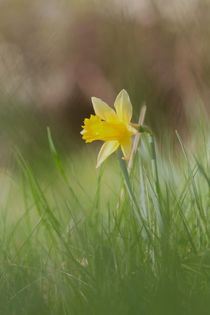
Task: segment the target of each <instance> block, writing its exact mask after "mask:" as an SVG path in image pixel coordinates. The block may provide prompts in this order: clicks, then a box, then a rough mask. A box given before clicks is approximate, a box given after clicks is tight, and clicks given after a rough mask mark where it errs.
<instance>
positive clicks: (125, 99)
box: [81, 90, 138, 167]
mask: <svg viewBox="0 0 210 315" xmlns="http://www.w3.org/2000/svg"><path fill="white" fill-rule="evenodd" d="M91 100H92V103H93V108H94V111H95V115H91V116H90V118H86V119H85V120H84V125H83V126H82V128H83V130H82V131H81V134H82V139H83V140H85V141H86V143H90V142H93V141H96V140H100V141H103V142H104V144H103V145H102V147H101V149H100V151H99V154H98V158H97V165H96V167H99V166H100V165H101V164H102V163H103V162H104V160H105V159H107V158H108V157H109V156H110V155H111V154H112V153H113V152H115V151H116V150H117V149H118V148H119V147H120V148H121V150H122V153H123V157H124V159H129V156H130V153H131V149H132V137H133V136H134V135H135V134H137V133H138V131H137V129H136V128H135V127H134V126H135V125H134V124H132V123H131V118H132V112H133V109H132V104H131V101H130V98H129V95H128V93H127V92H126V91H125V90H122V91H121V92H120V93H119V94H118V95H117V97H116V100H115V102H114V108H115V110H114V109H112V108H111V107H110V106H109V105H107V104H106V103H105V102H103V101H102V100H101V99H99V98H96V97H92V99H91Z"/></svg>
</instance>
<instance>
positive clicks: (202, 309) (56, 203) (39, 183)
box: [0, 134, 210, 315]
mask: <svg viewBox="0 0 210 315" xmlns="http://www.w3.org/2000/svg"><path fill="white" fill-rule="evenodd" d="M197 139H200V141H199V142H198V141H196V138H195V140H194V143H195V144H196V145H195V148H194V149H189V148H187V149H186V148H185V145H184V144H183V143H182V140H181V138H180V136H179V135H177V137H176V146H175V147H174V148H173V149H172V148H170V150H168V152H167V153H166V154H160V153H159V152H158V151H159V150H157V148H155V144H154V139H153V141H152V138H151V136H149V135H143V137H142V140H141V143H140V146H139V150H138V152H137V154H136V157H135V163H134V167H133V169H132V172H131V174H130V175H128V173H127V171H126V165H125V163H124V162H123V161H122V160H119V162H120V163H119V162H118V161H117V157H112V158H111V159H110V160H109V161H107V162H106V163H105V164H104V165H103V167H102V168H101V169H100V170H99V171H96V169H95V152H94V153H92V152H91V151H89V150H90V149H89V147H88V148H86V147H85V148H84V151H83V152H80V154H79V157H78V153H75V155H74V154H73V155H72V154H71V156H70V157H69V160H68V161H62V159H61V158H60V157H59V154H58V153H57V151H56V149H55V147H54V144H53V142H52V139H51V137H50V135H49V142H50V152H51V153H49V157H48V164H49V165H50V164H51V163H52V164H53V166H52V165H51V166H49V165H48V167H47V168H46V169H47V171H45V172H44V171H43V175H42V176H41V175H40V173H38V174H39V175H36V172H35V171H33V169H32V168H31V166H30V164H28V163H27V162H26V161H25V160H24V158H23V157H22V156H21V154H19V153H17V170H18V172H16V175H14V173H11V174H10V175H9V174H8V173H7V174H3V173H2V174H1V183H2V184H1V187H2V188H1V204H0V206H1V212H0V215H1V219H0V250H1V255H0V314H2V315H3V314H4V315H7V314H8V315H33V314H34V315H35V314H36V315H37V314H41V315H45V314H46V315H48V314H49V315H54V314H55V315H61V314H68V315H69V314H71V315H83V314H84V315H108V314H111V315H118V314H119V315H128V314H129V315H135V314H136V315H137V314H138V315H139V314H145V315H146V314H148V315H149V314H151V315H153V314H154V315H156V314H158V315H159V314H160V315H164V314H166V315H173V314H179V315H180V314H183V315H187V314H199V315H200V314H209V309H210V299H209V295H210V172H209V170H210V164H209V162H210V161H209V148H208V142H207V140H206V138H205V137H204V135H201V134H200V135H198V138H197ZM156 147H157V145H156ZM191 147H192V146H191ZM122 189H123V191H124V194H123V197H120V196H122V193H121V191H122Z"/></svg>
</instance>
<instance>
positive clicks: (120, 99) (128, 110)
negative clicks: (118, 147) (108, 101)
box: [114, 90, 133, 123]
mask: <svg viewBox="0 0 210 315" xmlns="http://www.w3.org/2000/svg"><path fill="white" fill-rule="evenodd" d="M114 107H115V109H116V112H117V116H118V117H119V119H120V120H122V121H124V122H125V123H129V122H130V121H131V118H132V113H133V109H132V104H131V101H130V97H129V95H128V93H127V92H126V91H125V90H122V91H121V92H120V93H119V94H118V95H117V97H116V100H115V103H114Z"/></svg>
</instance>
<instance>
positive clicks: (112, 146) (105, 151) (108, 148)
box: [96, 141, 119, 168]
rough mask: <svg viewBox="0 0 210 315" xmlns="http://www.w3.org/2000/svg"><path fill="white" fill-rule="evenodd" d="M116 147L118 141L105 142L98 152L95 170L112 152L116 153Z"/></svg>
mask: <svg viewBox="0 0 210 315" xmlns="http://www.w3.org/2000/svg"><path fill="white" fill-rule="evenodd" d="M118 147H119V142H118V141H107V142H105V143H104V144H103V145H102V147H101V149H100V151H99V154H98V158H97V165H96V168H98V167H99V166H100V165H101V164H102V163H103V162H104V160H106V159H107V158H108V157H109V156H110V155H111V154H112V153H113V152H114V151H116V150H117V149H118Z"/></svg>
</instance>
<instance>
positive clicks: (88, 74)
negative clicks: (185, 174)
mask: <svg viewBox="0 0 210 315" xmlns="http://www.w3.org/2000/svg"><path fill="white" fill-rule="evenodd" d="M209 33H210V2H209V1H207V0H171V1H164V0H127V1H126V0H124V1H121V0H107V1H101V0H98V1H97V0H94V1H93V0H86V1H85V0H83V1H82V0H80V1H79V0H45V1H42V0H37V1H29V0H1V2H0V143H1V146H0V163H1V165H5V164H6V165H7V164H10V163H11V161H12V159H13V152H14V149H15V148H16V147H17V148H18V149H20V150H21V152H22V154H23V155H24V157H25V158H29V159H31V160H32V161H33V160H35V161H36V162H37V159H40V160H43V159H44V157H45V152H46V150H48V145H47V142H48V140H47V135H46V126H50V128H51V131H52V134H53V137H54V139H55V142H56V146H57V147H58V148H59V150H60V151H61V152H63V153H64V154H69V151H71V150H72V151H75V148H76V152H79V150H80V147H81V146H82V145H84V144H83V143H82V141H81V139H80V135H79V131H80V126H81V124H82V121H83V119H84V117H85V116H87V115H89V114H90V113H91V112H92V107H91V103H90V97H91V96H97V97H101V98H102V99H103V100H105V101H107V102H108V103H109V104H112V103H113V100H114V98H115V96H116V94H117V93H118V92H119V91H120V90H121V89H122V88H125V89H126V90H127V91H128V92H129V94H130V97H131V100H132V103H133V105H134V107H135V118H136V119H137V118H138V117H137V116H138V113H139V108H140V106H141V105H142V104H143V103H144V102H145V103H146V104H147V107H148V111H147V120H146V123H147V124H149V125H150V126H151V127H152V129H153V130H154V131H155V132H156V134H157V136H158V137H160V138H161V136H162V135H170V134H173V133H174V130H175V129H178V130H179V131H180V132H183V133H186V134H187V131H188V121H189V116H190V115H191V114H193V113H195V114H196V110H197V108H198V107H200V106H201V107H202V108H205V110H206V113H208V109H209V91H210V90H209V84H210V40H209V38H210V36H209V35H210V34H209Z"/></svg>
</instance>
